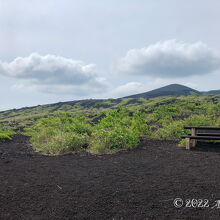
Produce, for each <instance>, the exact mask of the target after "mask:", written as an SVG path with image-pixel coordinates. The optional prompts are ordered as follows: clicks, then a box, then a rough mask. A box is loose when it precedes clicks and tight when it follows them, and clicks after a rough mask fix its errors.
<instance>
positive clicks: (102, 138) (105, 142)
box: [90, 108, 149, 153]
mask: <svg viewBox="0 0 220 220" xmlns="http://www.w3.org/2000/svg"><path fill="white" fill-rule="evenodd" d="M148 129H149V128H148V126H147V124H146V123H145V122H144V121H143V119H142V118H141V113H140V112H138V111H135V112H131V111H129V110H128V109H125V108H121V109H119V110H113V111H110V112H109V113H108V114H107V116H106V117H104V118H103V119H102V120H101V121H100V123H99V124H98V125H97V126H95V129H94V132H93V133H92V136H91V139H90V146H91V147H90V150H91V151H92V152H95V153H110V152H115V151H119V150H122V149H130V148H133V147H136V146H137V145H138V143H139V140H140V135H141V134H143V133H145V132H147V131H148Z"/></svg>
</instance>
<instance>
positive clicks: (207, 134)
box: [188, 133, 220, 137]
mask: <svg viewBox="0 0 220 220" xmlns="http://www.w3.org/2000/svg"><path fill="white" fill-rule="evenodd" d="M191 135H192V134H190V133H189V134H188V136H191ZM196 136H216V137H218V136H220V133H197V134H196Z"/></svg>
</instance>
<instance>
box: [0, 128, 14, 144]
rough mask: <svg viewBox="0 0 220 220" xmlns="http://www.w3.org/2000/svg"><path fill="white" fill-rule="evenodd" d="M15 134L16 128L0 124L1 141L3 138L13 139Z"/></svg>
mask: <svg viewBox="0 0 220 220" xmlns="http://www.w3.org/2000/svg"><path fill="white" fill-rule="evenodd" d="M13 134H15V132H14V130H13V129H12V128H11V127H7V126H4V125H0V141H1V140H3V139H9V140H11V139H12V137H11V136H12V135H13Z"/></svg>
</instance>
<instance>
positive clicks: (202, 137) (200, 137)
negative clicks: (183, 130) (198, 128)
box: [181, 135, 220, 140]
mask: <svg viewBox="0 0 220 220" xmlns="http://www.w3.org/2000/svg"><path fill="white" fill-rule="evenodd" d="M181 137H182V138H190V139H195V140H199V139H201V140H220V136H213V135H209V136H199V135H197V136H191V135H188V136H181Z"/></svg>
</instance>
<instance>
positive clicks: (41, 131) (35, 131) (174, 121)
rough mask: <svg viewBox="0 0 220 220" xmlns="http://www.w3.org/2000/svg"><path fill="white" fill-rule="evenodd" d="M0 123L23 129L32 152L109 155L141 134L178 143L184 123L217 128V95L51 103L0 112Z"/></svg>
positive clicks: (219, 117)
mask: <svg viewBox="0 0 220 220" xmlns="http://www.w3.org/2000/svg"><path fill="white" fill-rule="evenodd" d="M63 111H65V112H63ZM0 122H2V123H3V124H5V125H9V126H13V127H16V128H17V129H18V130H19V129H20V130H22V129H23V128H26V129H25V133H26V134H29V135H30V136H31V143H32V145H33V147H34V148H35V150H37V151H40V152H43V153H46V154H60V153H66V152H72V151H81V150H85V149H86V150H88V151H91V152H94V153H113V152H116V151H119V150H126V149H130V148H134V147H136V146H138V143H139V140H140V137H141V136H142V135H144V136H146V137H147V138H156V139H165V140H177V141H180V136H181V135H183V134H185V132H187V131H185V130H184V129H183V126H185V125H197V126H199V125H209V126H211V125H213V126H214V125H215V126H220V95H197V94H193V95H189V96H179V97H175V96H164V97H157V98H150V99H149V98H125V99H108V100H83V101H75V102H66V103H57V104H53V105H44V106H37V107H32V108H23V109H20V110H10V111H5V112H1V113H0ZM0 133H2V132H1V130H0ZM4 134H5V133H4ZM6 135H7V134H6Z"/></svg>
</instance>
